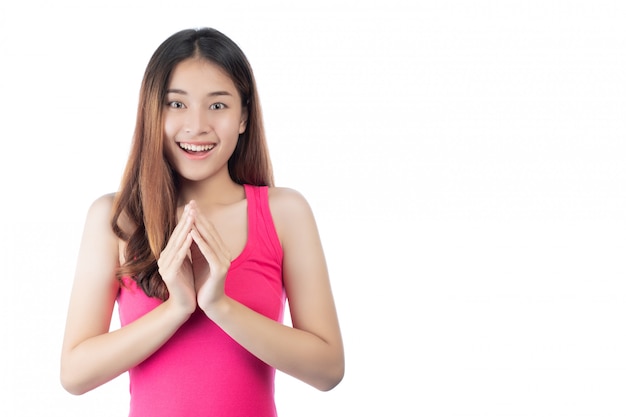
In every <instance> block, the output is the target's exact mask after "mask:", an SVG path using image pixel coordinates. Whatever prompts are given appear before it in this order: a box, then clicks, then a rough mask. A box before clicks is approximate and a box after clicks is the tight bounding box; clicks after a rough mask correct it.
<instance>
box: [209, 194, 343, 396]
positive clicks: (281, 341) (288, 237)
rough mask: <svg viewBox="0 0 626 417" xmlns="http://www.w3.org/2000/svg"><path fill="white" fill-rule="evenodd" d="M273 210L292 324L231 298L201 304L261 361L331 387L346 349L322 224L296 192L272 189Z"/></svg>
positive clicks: (318, 385) (338, 375) (340, 374)
mask: <svg viewBox="0 0 626 417" xmlns="http://www.w3.org/2000/svg"><path fill="white" fill-rule="evenodd" d="M270 209H271V211H272V216H273V218H274V222H275V225H276V229H277V232H278V234H279V237H280V239H281V242H282V245H283V252H284V259H283V276H284V282H285V289H286V293H287V298H288V300H289V309H290V312H291V318H292V323H293V327H288V326H285V325H283V324H281V323H277V322H275V321H273V320H271V319H269V318H267V317H265V316H263V315H261V314H258V313H256V312H254V311H252V310H250V309H249V308H247V307H245V306H244V305H242V304H240V303H238V302H236V301H235V300H233V299H231V298H229V297H227V296H222V297H216V298H215V299H214V300H212V301H211V302H210V303H208V304H207V303H203V305H200V307H201V308H203V310H204V311H205V313H206V314H207V315H208V316H209V317H210V318H211V319H212V320H213V321H215V322H216V323H217V324H218V325H219V326H220V327H221V328H222V329H223V330H224V331H226V332H227V333H228V334H229V335H230V336H231V337H233V338H234V339H235V340H236V341H237V342H239V343H240V344H241V345H242V346H243V347H245V348H246V349H247V350H248V351H250V352H251V353H252V354H254V355H255V356H257V357H258V358H259V359H261V360H263V361H264V362H266V363H267V364H269V365H270V366H273V367H275V368H276V369H279V370H280V371H282V372H285V373H287V374H290V375H292V376H293V377H295V378H298V379H300V380H302V381H304V382H306V383H308V384H310V385H312V386H314V387H316V388H318V389H320V390H324V391H326V390H330V389H332V388H333V387H335V386H336V385H337V384H338V383H339V382H340V381H341V379H342V378H343V374H344V353H343V343H342V339H341V332H340V329H339V323H338V319H337V313H336V310H335V305H334V300H333V296H332V291H331V286H330V282H329V277H328V271H327V267H326V261H325V258H324V253H323V250H322V245H321V242H320V238H319V233H318V230H317V225H316V223H315V219H314V217H313V213H312V212H311V209H310V207H309V205H308V203H307V202H306V200H305V199H304V198H303V197H302V196H301V195H300V194H298V193H296V192H294V191H291V190H288V189H279V188H271V189H270ZM199 301H200V300H199Z"/></svg>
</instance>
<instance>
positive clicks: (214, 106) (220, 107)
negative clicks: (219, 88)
mask: <svg viewBox="0 0 626 417" xmlns="http://www.w3.org/2000/svg"><path fill="white" fill-rule="evenodd" d="M225 108H226V104H224V103H215V104H211V105H210V106H209V109H211V110H223V109H225Z"/></svg>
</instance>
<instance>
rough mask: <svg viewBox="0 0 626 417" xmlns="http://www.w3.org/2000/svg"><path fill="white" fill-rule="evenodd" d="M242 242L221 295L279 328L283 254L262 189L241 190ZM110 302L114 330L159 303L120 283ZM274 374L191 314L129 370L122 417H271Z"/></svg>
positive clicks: (202, 317) (199, 316) (247, 187)
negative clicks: (114, 309) (114, 307)
mask: <svg viewBox="0 0 626 417" xmlns="http://www.w3.org/2000/svg"><path fill="white" fill-rule="evenodd" d="M244 188H245V193H246V199H247V203H248V209H247V211H248V239H247V243H246V246H245V248H244V249H243V251H242V253H241V254H240V255H239V256H238V257H237V258H236V259H234V260H233V262H232V263H231V267H230V270H229V272H228V275H227V277H226V284H225V285H226V294H228V296H230V297H232V298H233V299H235V300H237V301H239V302H241V303H243V304H245V305H246V306H248V307H250V308H251V309H253V310H255V311H257V312H259V313H261V314H263V315H265V316H267V317H269V318H271V319H273V320H276V321H279V322H282V320H283V312H284V305H285V293H284V288H283V281H282V258H283V252H282V248H281V246H280V243H279V240H278V236H277V234H276V229H275V228H274V223H273V221H272V217H271V215H270V210H269V203H268V189H267V187H255V186H250V185H245V186H244ZM125 282H126V284H127V285H126V286H122V288H121V290H120V293H119V295H118V298H117V302H118V310H119V315H120V321H121V324H122V326H125V325H127V324H129V323H131V322H132V321H134V320H136V319H137V318H139V317H141V316H142V315H144V314H146V313H147V312H149V311H150V310H152V309H153V308H155V307H156V306H158V305H159V304H160V303H161V301H159V300H157V299H155V298H150V297H148V296H146V295H145V293H144V292H143V291H142V290H141V289H140V288H139V287H137V285H136V284H135V281H133V280H132V279H130V278H128V279H126V280H125ZM274 376H275V370H274V368H272V367H270V366H269V365H267V364H265V363H264V362H262V361H261V360H259V359H258V358H256V357H255V356H254V355H252V354H250V353H249V352H248V351H247V350H246V349H244V348H243V347H241V346H240V345H239V344H238V343H237V342H235V341H234V340H233V339H232V338H231V337H230V336H228V335H227V334H226V333H224V331H222V329H221V328H220V327H218V326H217V325H216V324H215V323H213V322H212V321H211V320H209V319H208V318H207V317H206V315H204V313H203V312H202V311H201V310H200V309H198V310H196V312H195V313H194V314H193V315H192V316H191V317H190V318H189V320H188V321H187V322H185V324H183V325H182V326H181V327H180V328H179V329H178V331H177V332H176V333H175V334H174V335H173V336H172V337H171V339H169V340H168V341H167V342H166V343H165V344H164V345H163V346H162V347H161V348H160V349H159V350H158V351H156V352H155V353H154V354H153V355H152V356H150V357H149V358H147V359H146V360H145V361H143V362H142V363H140V364H139V365H137V366H135V367H134V368H132V369H130V370H129V378H130V414H129V416H130V417H178V416H180V417H195V416H198V417H199V416H228V417H236V416H246V417H250V416H255V417H266V416H267V417H269V416H276V406H275V403H274Z"/></svg>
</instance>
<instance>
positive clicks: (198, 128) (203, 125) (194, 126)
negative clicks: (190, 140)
mask: <svg viewBox="0 0 626 417" xmlns="http://www.w3.org/2000/svg"><path fill="white" fill-rule="evenodd" d="M185 116H186V117H185V121H184V122H185V124H184V130H185V133H188V134H190V135H193V136H199V135H203V134H206V133H208V132H210V130H211V128H210V123H209V114H208V112H207V111H206V109H202V108H200V107H195V108H190V109H188V110H187V111H186V112H185Z"/></svg>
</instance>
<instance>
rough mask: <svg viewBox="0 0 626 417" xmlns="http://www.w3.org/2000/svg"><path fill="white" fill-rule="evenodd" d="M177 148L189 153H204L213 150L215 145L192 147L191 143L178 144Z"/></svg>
mask: <svg viewBox="0 0 626 417" xmlns="http://www.w3.org/2000/svg"><path fill="white" fill-rule="evenodd" d="M178 146H180V147H181V149H184V150H186V151H191V152H206V151H210V150H211V149H213V148H215V145H213V144H212V145H194V144H192V143H182V142H181V143H179V144H178Z"/></svg>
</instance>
